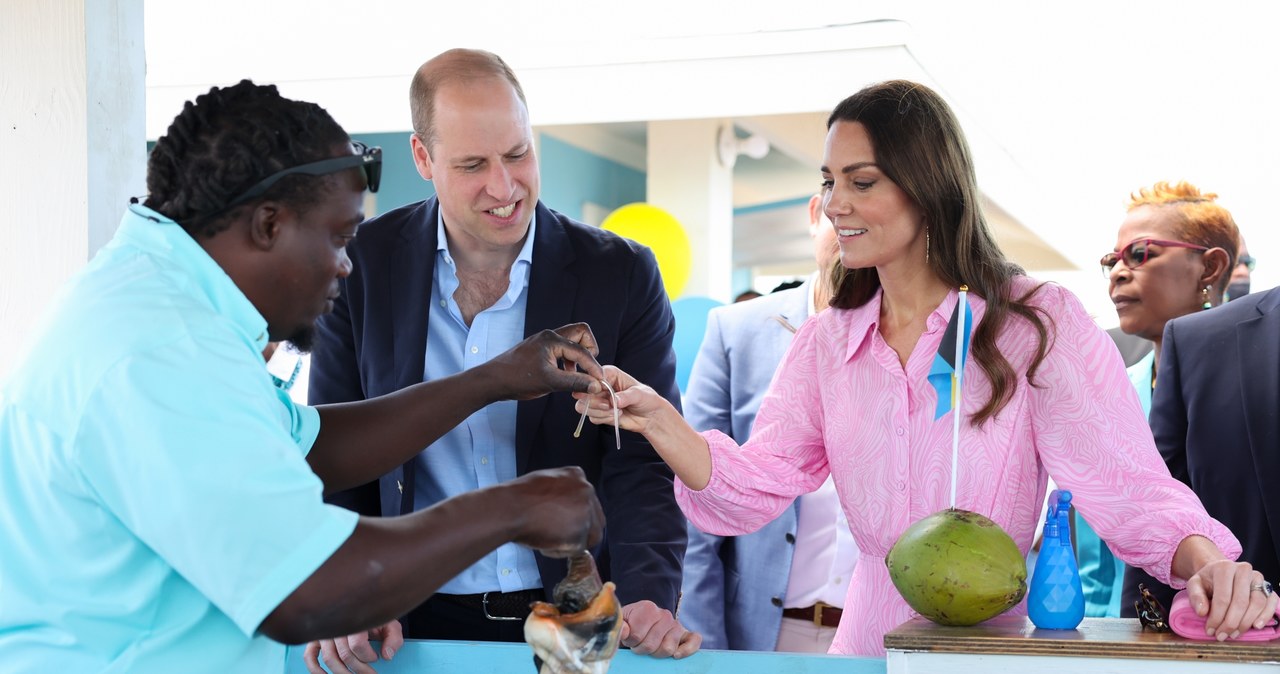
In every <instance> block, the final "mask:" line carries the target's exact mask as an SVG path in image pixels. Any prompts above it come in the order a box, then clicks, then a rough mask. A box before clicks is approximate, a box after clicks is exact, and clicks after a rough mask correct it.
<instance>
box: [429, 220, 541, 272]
mask: <svg viewBox="0 0 1280 674" xmlns="http://www.w3.org/2000/svg"><path fill="white" fill-rule="evenodd" d="M537 231H538V212H537V210H535V211H534V213H533V215H532V216H530V217H529V233H528V234H526V235H525V237H524V245H523V246H521V247H520V253H519V254H518V255H516V262H524V263H527V264H532V263H533V237H534V234H535V233H536V232H537ZM436 251H437V252H438V253H440V254H441V255H443V256H444V261H445V262H447V263H449V266H450V267H453V268H454V269H457V265H456V264H454V263H453V254H452V253H450V252H449V237H447V236H445V231H444V209H443V208H441V209H438V210H437V212H436ZM515 266H517V265H512V267H513V268H514V267H515Z"/></svg>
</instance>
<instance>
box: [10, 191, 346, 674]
mask: <svg viewBox="0 0 1280 674" xmlns="http://www.w3.org/2000/svg"><path fill="white" fill-rule="evenodd" d="M266 328H267V325H266V321H265V320H264V319H263V318H262V316H261V315H260V314H259V313H258V312H257V310H256V309H255V308H254V306H253V305H252V304H251V303H250V302H249V300H248V299H247V298H246V297H245V296H244V294H243V293H241V292H240V290H239V288H238V287H237V286H236V285H235V284H234V283H233V282H232V280H231V279H230V277H228V276H227V275H226V273H225V272H224V271H223V270H222V268H221V267H219V266H218V264H217V263H216V262H214V260H213V259H212V258H210V257H209V256H208V255H207V254H206V253H205V251H204V250H203V249H202V248H201V247H200V246H199V245H197V244H196V242H195V241H194V240H193V239H192V238H191V236H190V235H188V234H187V233H186V232H185V231H183V230H182V229H181V227H179V226H178V225H177V224H176V223H174V222H173V221H171V220H168V219H166V218H164V217H163V216H161V215H159V214H158V213H155V212H154V211H151V210H149V209H146V208H144V207H142V206H138V205H135V206H133V207H131V208H130V209H129V211H128V212H127V213H126V214H125V216H124V220H123V222H122V223H121V225H120V229H119V230H118V231H117V233H116V235H115V237H114V238H113V240H112V241H111V242H110V243H109V244H108V245H107V246H106V247H105V248H103V249H102V251H100V252H99V253H98V255H97V256H96V257H95V258H94V259H93V261H92V262H91V263H90V264H89V265H88V266H87V267H86V268H85V270H84V271H82V272H81V273H80V274H79V275H77V276H76V277H75V278H74V279H73V280H72V282H71V283H70V284H69V286H68V287H67V288H66V289H65V290H64V291H63V293H62V295H61V296H60V297H59V299H58V301H57V303H56V305H55V306H54V307H53V309H52V313H51V315H50V316H49V317H48V318H47V319H46V320H45V321H44V322H43V324H42V325H41V327H40V328H39V329H38V330H37V331H35V333H34V334H35V339H34V343H33V346H32V348H31V349H30V351H29V352H28V353H26V354H25V356H24V357H23V358H22V359H21V360H20V363H21V364H20V365H19V366H18V367H17V369H16V370H15V371H14V372H13V373H12V375H11V376H10V378H9V379H8V380H7V381H6V382H5V383H4V385H3V387H0V541H3V542H2V543H0V653H3V662H4V664H3V665H0V669H5V670H8V671H20V672H129V673H130V674H136V673H147V672H166V673H168V672H271V673H272V674H274V673H275V672H279V671H281V667H282V665H283V662H284V655H285V648H284V646H283V645H281V644H278V643H276V642H273V641H271V640H269V639H267V638H266V637H264V636H261V635H259V634H257V630H258V626H259V624H260V623H261V622H262V620H263V619H264V618H265V617H266V616H267V615H268V614H269V613H270V612H271V611H272V610H274V609H275V608H276V607H277V606H278V605H279V604H280V603H281V602H282V601H283V600H284V599H285V598H286V597H287V596H288V595H289V594H290V593H292V592H293V591H294V590H295V589H296V588H297V587H298V586H299V585H301V583H302V582H303V581H304V580H306V579H307V577H309V576H310V575H311V574H312V573H313V572H314V571H315V570H316V569H317V568H318V567H319V566H320V565H321V564H323V563H324V561H325V560H326V559H328V558H329V556H330V555H331V554H332V553H333V552H334V551H335V550H336V549H337V548H338V547H339V546H341V545H342V543H343V542H344V541H346V540H347V538H348V537H349V536H350V535H351V532H352V531H353V530H354V528H355V524H356V516H355V515H354V514H353V513H350V512H347V511H345V510H343V509H341V508H337V507H334V506H327V505H325V504H324V503H323V502H322V501H321V491H322V485H321V483H320V480H319V479H318V478H317V477H316V476H315V474H314V473H312V472H311V469H310V467H309V466H308V465H307V462H306V458H305V454H306V452H307V451H308V450H309V449H310V447H311V444H312V443H313V442H314V440H315V438H316V435H317V433H318V431H319V415H318V414H317V413H316V411H315V410H314V409H311V408H307V407H299V406H295V405H294V404H293V403H292V402H291V401H290V400H289V398H288V396H287V395H284V394H283V393H281V392H280V391H279V390H278V389H277V388H276V387H274V386H273V385H272V381H271V377H270V375H269V374H268V373H267V371H266V368H265V367H264V363H263V361H262V348H263V347H264V346H265V344H266V339H267V335H266Z"/></svg>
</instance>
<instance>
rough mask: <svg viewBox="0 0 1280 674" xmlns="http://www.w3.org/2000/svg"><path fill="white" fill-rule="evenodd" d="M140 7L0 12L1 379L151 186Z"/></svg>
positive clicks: (34, 2)
mask: <svg viewBox="0 0 1280 674" xmlns="http://www.w3.org/2000/svg"><path fill="white" fill-rule="evenodd" d="M142 25H143V15H142V0H6V1H5V2H4V4H3V5H2V6H0V158H2V159H0V231H2V232H3V235H4V239H3V240H4V245H3V246H0V270H3V271H2V272H0V273H3V274H4V276H3V280H4V282H3V283H0V377H3V376H4V375H5V374H6V373H8V371H9V370H10V368H11V367H12V366H13V364H14V362H15V359H16V357H17V355H18V354H17V352H18V351H19V349H20V347H21V345H22V344H23V343H24V342H25V341H26V339H27V337H28V335H29V334H30V332H31V328H32V327H33V325H34V323H35V321H36V320H37V318H38V316H39V315H40V314H41V313H42V312H43V310H44V307H46V306H47V305H48V304H49V302H50V300H51V299H52V297H53V295H54V294H55V293H56V292H57V289H58V288H59V287H60V286H61V285H62V284H63V283H64V282H65V281H66V280H67V279H68V278H69V277H70V276H71V275H72V274H73V273H74V272H75V271H76V270H78V269H80V268H81V267H82V266H84V264H85V262H86V261H87V260H88V259H89V257H90V256H91V255H92V254H93V252H94V251H96V250H97V249H98V248H99V247H100V246H101V245H102V244H104V243H105V242H106V241H107V240H108V239H110V237H111V234H112V233H113V232H114V231H115V228H116V226H117V224H118V223H119V220H120V214H121V212H122V208H123V206H124V204H125V200H126V199H127V198H128V197H129V196H130V195H140V194H142V193H143V191H144V187H145V178H144V176H145V165H144V162H145V161H146V138H145V135H144V128H145V121H144V120H145V98H144V95H145V93H144V92H145V81H144V77H145V62H144V58H143V43H142Z"/></svg>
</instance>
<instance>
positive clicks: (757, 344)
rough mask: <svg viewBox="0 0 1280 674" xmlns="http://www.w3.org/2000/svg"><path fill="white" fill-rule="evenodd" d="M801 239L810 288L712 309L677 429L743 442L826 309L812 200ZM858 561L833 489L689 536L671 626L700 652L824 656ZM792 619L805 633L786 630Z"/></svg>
mask: <svg viewBox="0 0 1280 674" xmlns="http://www.w3.org/2000/svg"><path fill="white" fill-rule="evenodd" d="M809 234H810V236H811V237H813V239H814V257H815V258H816V260H817V262H818V271H817V272H816V273H814V274H813V275H812V276H810V278H809V280H807V281H805V282H804V284H802V285H801V286H799V287H796V288H789V289H787V290H782V291H778V292H774V293H770V294H768V295H765V296H763V297H758V298H756V299H753V300H750V301H746V302H739V303H736V304H730V305H728V306H723V307H717V308H715V309H713V310H712V311H711V314H710V315H709V316H708V317H707V330H706V335H705V337H704V338H703V341H702V346H701V348H700V349H699V351H698V356H697V358H696V359H695V360H694V362H693V369H692V371H691V372H690V374H689V385H688V387H687V390H686V391H685V395H684V414H685V418H686V419H688V421H689V423H690V424H691V425H692V426H693V427H694V428H696V429H698V430H700V431H704V430H710V429H716V430H719V431H721V432H723V433H724V434H726V435H728V436H730V437H732V438H734V439H735V440H737V441H738V442H740V443H741V442H745V441H746V440H747V436H749V435H750V434H751V424H752V423H753V422H754V421H755V417H756V411H757V410H759V409H760V402H761V401H762V400H763V399H764V395H765V393H766V392H767V391H768V389H769V382H770V381H771V380H772V379H773V373H774V370H776V369H777V367H778V363H779V362H781V361H782V357H783V355H784V354H785V353H786V352H787V348H788V347H790V346H791V338H792V335H794V334H795V331H796V329H798V328H799V327H800V324H801V323H804V321H805V320H806V319H808V318H809V316H810V315H812V314H813V313H816V311H820V310H822V309H823V308H825V307H826V304H827V302H828V301H829V299H830V297H831V293H830V291H829V290H827V288H828V287H829V285H828V283H827V279H826V276H825V275H826V274H827V273H828V272H829V271H830V269H831V265H832V264H834V263H835V260H836V254H837V253H838V251H839V248H838V246H837V245H836V240H835V230H834V229H833V228H832V226H831V223H830V222H828V221H827V220H826V219H825V218H822V217H821V197H819V196H817V195H815V196H814V197H812V198H811V199H810V200H809ZM815 291H816V292H815ZM802 509H803V513H804V514H803V516H802V515H801V513H802ZM802 517H803V519H802ZM801 523H803V524H804V525H805V526H803V527H801V526H800V524H801ZM837 528H841V529H843V531H837ZM856 560H857V546H856V545H855V544H854V543H853V537H852V535H851V534H850V533H849V531H848V523H847V522H845V520H844V516H843V512H842V511H841V509H840V506H839V502H838V499H837V498H836V496H835V488H834V486H833V485H832V484H830V482H828V483H827V484H825V485H823V487H822V489H819V491H818V492H817V493H815V494H809V495H805V496H802V497H800V498H799V499H797V500H796V502H795V504H794V505H793V506H792V507H791V508H788V509H787V510H785V511H783V513H782V514H781V515H779V516H778V517H777V519H775V520H773V521H772V522H770V523H769V524H766V525H765V526H764V527H763V528H762V529H760V530H759V531H756V532H754V533H751V534H747V535H745V536H715V535H712V534H707V533H703V532H701V531H699V530H698V529H697V528H695V527H693V525H690V526H689V549H688V551H687V552H686V553H685V558H684V565H685V566H684V584H683V587H682V595H683V597H682V600H681V603H680V620H681V621H683V622H684V624H685V625H686V626H687V627H688V628H689V629H692V630H695V631H697V632H699V633H701V634H702V637H703V644H704V645H705V646H707V647H708V648H717V649H731V650H752V651H772V650H789V651H800V650H803V651H809V652H823V653H825V652H826V651H827V648H829V647H830V645H831V638H832V637H834V636H835V625H836V624H837V622H838V620H839V616H840V612H841V611H840V608H839V607H841V606H843V605H844V595H845V592H846V590H847V589H848V586H849V585H848V583H849V576H850V574H851V573H852V571H853V565H854V562H855V561H856ZM793 570H799V574H800V575H804V576H805V577H798V575H797V574H793ZM784 615H785V616H787V619H786V627H787V629H785V630H784V629H783V626H784ZM796 618H798V619H799V620H803V621H805V622H807V623H808V624H807V625H806V624H804V623H800V622H797V623H792V622H790V621H791V620H793V619H796Z"/></svg>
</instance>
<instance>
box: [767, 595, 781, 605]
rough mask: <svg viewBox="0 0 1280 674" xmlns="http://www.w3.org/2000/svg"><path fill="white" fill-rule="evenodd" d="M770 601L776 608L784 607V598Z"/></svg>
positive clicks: (775, 598)
mask: <svg viewBox="0 0 1280 674" xmlns="http://www.w3.org/2000/svg"><path fill="white" fill-rule="evenodd" d="M769 601H771V602H773V605H774V606H782V597H774V598H773V599H770V600H769Z"/></svg>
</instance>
